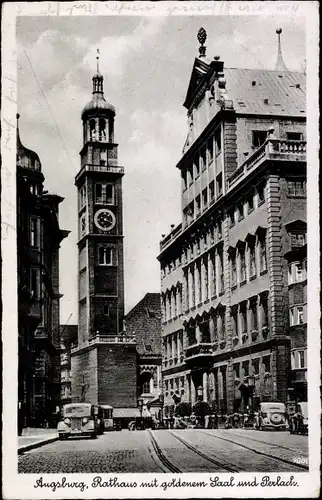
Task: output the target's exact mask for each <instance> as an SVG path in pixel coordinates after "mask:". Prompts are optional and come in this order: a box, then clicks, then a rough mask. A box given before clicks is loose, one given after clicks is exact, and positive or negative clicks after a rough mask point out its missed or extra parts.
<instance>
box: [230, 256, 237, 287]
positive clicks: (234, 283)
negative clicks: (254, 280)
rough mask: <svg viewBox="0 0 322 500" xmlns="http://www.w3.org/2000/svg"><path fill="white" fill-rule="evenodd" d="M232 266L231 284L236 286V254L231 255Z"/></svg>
mask: <svg viewBox="0 0 322 500" xmlns="http://www.w3.org/2000/svg"><path fill="white" fill-rule="evenodd" d="M230 266H231V286H232V287H235V286H236V285H237V267H236V254H234V255H232V256H231V258H230Z"/></svg>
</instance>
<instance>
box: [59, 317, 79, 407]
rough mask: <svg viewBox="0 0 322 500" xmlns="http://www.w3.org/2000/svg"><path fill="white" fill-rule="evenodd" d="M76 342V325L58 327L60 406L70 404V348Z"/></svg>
mask: <svg viewBox="0 0 322 500" xmlns="http://www.w3.org/2000/svg"><path fill="white" fill-rule="evenodd" d="M76 342H77V325H68V324H66V325H61V326H60V382H61V387H60V404H61V406H63V405H66V404H68V403H71V402H72V381H71V348H72V344H75V343H76Z"/></svg>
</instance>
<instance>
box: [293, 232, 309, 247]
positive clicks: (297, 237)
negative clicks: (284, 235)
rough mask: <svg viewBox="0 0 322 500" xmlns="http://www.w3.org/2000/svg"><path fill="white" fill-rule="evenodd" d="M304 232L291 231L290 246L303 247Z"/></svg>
mask: <svg viewBox="0 0 322 500" xmlns="http://www.w3.org/2000/svg"><path fill="white" fill-rule="evenodd" d="M305 236H306V235H305V234H304V233H291V246H292V248H298V247H303V246H304V245H305V243H306V241H305V240H306V238H305Z"/></svg>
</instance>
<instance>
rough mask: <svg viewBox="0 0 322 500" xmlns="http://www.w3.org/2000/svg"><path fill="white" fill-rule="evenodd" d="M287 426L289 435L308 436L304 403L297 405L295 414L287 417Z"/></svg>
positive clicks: (306, 409)
mask: <svg viewBox="0 0 322 500" xmlns="http://www.w3.org/2000/svg"><path fill="white" fill-rule="evenodd" d="M288 425H289V431H290V433H291V434H308V428H309V416H308V407H307V403H306V402H301V403H297V405H296V407H295V413H293V414H292V415H290V417H289V424H288Z"/></svg>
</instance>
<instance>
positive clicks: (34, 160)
mask: <svg viewBox="0 0 322 500" xmlns="http://www.w3.org/2000/svg"><path fill="white" fill-rule="evenodd" d="M17 117H18V118H19V115H18V116H17ZM43 183H44V175H43V173H42V171H41V162H40V160H39V157H38V155H37V154H36V153H35V152H33V151H31V150H29V149H27V148H25V147H24V146H23V145H22V143H21V141H20V135H19V128H18V129H17V268H18V339H19V340H18V342H19V344H18V423H19V430H21V429H22V427H25V426H42V425H43V426H44V425H47V424H48V425H50V424H51V423H53V419H54V415H55V414H56V413H57V408H58V407H59V404H60V359H59V349H60V331H59V300H60V298H61V297H62V295H61V294H60V293H59V247H60V243H61V241H62V240H63V239H64V238H65V237H66V236H67V235H68V233H69V232H68V231H64V230H61V229H60V227H59V221H58V216H59V213H58V207H59V204H60V203H61V202H62V201H63V198H62V197H61V196H58V195H56V194H49V193H48V192H47V191H44V189H43Z"/></svg>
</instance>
